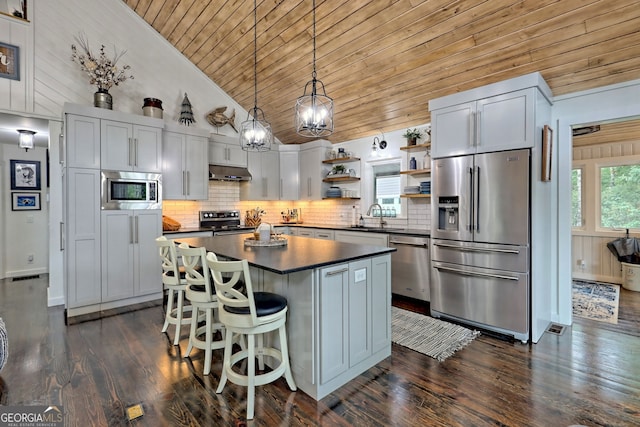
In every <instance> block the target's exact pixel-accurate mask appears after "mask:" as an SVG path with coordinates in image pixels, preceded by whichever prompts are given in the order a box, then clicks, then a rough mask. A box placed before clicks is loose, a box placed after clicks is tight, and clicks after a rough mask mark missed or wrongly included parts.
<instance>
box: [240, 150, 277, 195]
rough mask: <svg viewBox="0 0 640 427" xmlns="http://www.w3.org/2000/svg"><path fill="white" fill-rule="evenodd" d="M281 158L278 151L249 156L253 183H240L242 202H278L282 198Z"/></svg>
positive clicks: (253, 153)
mask: <svg viewBox="0 0 640 427" xmlns="http://www.w3.org/2000/svg"><path fill="white" fill-rule="evenodd" d="M279 165H280V156H279V153H278V152H277V151H252V152H249V153H248V154H247V167H248V169H249V172H250V173H251V181H246V182H242V183H240V200H278V199H279V198H280V168H279Z"/></svg>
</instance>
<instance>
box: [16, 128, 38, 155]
mask: <svg viewBox="0 0 640 427" xmlns="http://www.w3.org/2000/svg"><path fill="white" fill-rule="evenodd" d="M18 133H19V134H20V148H24V151H29V148H31V149H33V136H34V135H35V134H36V133H35V132H34V131H32V130H26V129H18Z"/></svg>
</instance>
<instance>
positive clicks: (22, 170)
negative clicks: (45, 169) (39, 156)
mask: <svg viewBox="0 0 640 427" xmlns="http://www.w3.org/2000/svg"><path fill="white" fill-rule="evenodd" d="M10 163H11V164H10V169H9V171H10V173H11V189H12V190H40V161H38V160H11V161H10Z"/></svg>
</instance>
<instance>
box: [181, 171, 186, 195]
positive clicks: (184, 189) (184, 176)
mask: <svg viewBox="0 0 640 427" xmlns="http://www.w3.org/2000/svg"><path fill="white" fill-rule="evenodd" d="M186 181H187V172H186V171H182V195H183V196H185V195H186V194H187V190H186Z"/></svg>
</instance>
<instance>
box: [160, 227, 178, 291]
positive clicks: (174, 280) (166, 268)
mask: <svg viewBox="0 0 640 427" xmlns="http://www.w3.org/2000/svg"><path fill="white" fill-rule="evenodd" d="M156 245H157V246H158V252H159V254H160V260H161V261H162V283H164V284H165V285H169V286H176V285H179V284H180V271H179V269H178V253H177V251H176V243H175V241H174V240H172V239H167V238H166V237H165V236H160V237H158V238H157V239H156Z"/></svg>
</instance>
